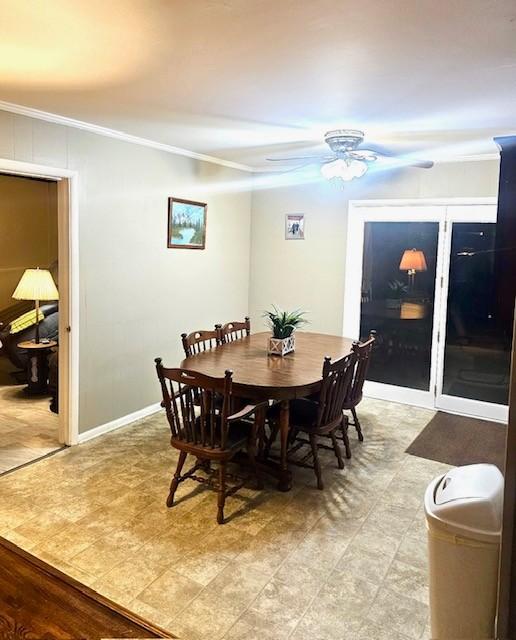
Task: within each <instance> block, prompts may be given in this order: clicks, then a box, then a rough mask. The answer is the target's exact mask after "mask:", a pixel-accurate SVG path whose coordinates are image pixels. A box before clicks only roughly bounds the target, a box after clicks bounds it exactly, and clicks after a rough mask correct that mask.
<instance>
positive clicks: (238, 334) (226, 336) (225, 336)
mask: <svg viewBox="0 0 516 640" xmlns="http://www.w3.org/2000/svg"><path fill="white" fill-rule="evenodd" d="M220 333H221V340H222V343H223V344H226V343H228V342H234V341H235V340H240V339H241V338H245V337H246V336H249V335H251V320H250V319H249V318H248V317H247V316H246V317H245V318H244V321H243V322H227V323H226V324H225V325H223V326H222V327H221V331H220Z"/></svg>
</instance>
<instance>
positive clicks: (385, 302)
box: [360, 222, 439, 391]
mask: <svg viewBox="0 0 516 640" xmlns="http://www.w3.org/2000/svg"><path fill="white" fill-rule="evenodd" d="M438 235H439V223H438V222H366V223H365V228H364V253H363V270H362V289H361V309H360V335H361V336H367V335H368V334H369V332H370V331H371V330H372V329H374V330H375V331H376V332H377V344H376V348H375V353H374V358H372V360H371V365H370V367H369V372H368V379H369V380H371V381H374V382H378V383H382V384H389V385H395V386H397V387H407V388H411V389H419V390H422V391H430V367H431V356H432V333H433V331H432V329H433V317H434V296H435V279H436V265H437V242H438Z"/></svg>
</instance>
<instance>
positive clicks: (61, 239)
mask: <svg viewBox="0 0 516 640" xmlns="http://www.w3.org/2000/svg"><path fill="white" fill-rule="evenodd" d="M0 173H1V174H4V175H8V176H18V177H23V178H29V179H34V180H39V181H46V182H48V183H49V184H50V183H51V184H52V185H53V187H54V189H55V198H56V207H57V227H58V237H57V244H58V254H59V269H58V274H56V277H55V281H56V282H55V283H56V285H57V286H58V289H59V322H58V343H59V349H58V353H56V355H55V360H56V362H55V363H54V365H55V366H54V368H55V369H57V372H58V376H57V380H58V382H59V384H58V389H57V392H56V394H55V400H56V401H57V404H58V415H57V422H58V430H57V438H58V442H59V444H60V445H73V444H76V443H77V441H78V417H79V416H78V414H79V406H78V392H79V385H78V381H79V371H78V369H79V331H78V329H79V327H78V312H79V286H78V285H79V269H78V266H79V255H78V245H79V243H78V193H77V179H78V174H77V172H75V171H71V170H69V169H62V168H54V167H48V166H45V165H37V164H33V163H26V162H19V161H14V160H8V159H5V158H0Z"/></svg>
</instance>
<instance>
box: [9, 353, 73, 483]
mask: <svg viewBox="0 0 516 640" xmlns="http://www.w3.org/2000/svg"><path fill="white" fill-rule="evenodd" d="M12 369H14V367H13V366H12V365H11V364H10V363H9V362H8V361H7V359H6V358H3V357H0V473H5V472H6V471H10V470H11V469H14V468H16V467H19V466H20V465H23V464H26V463H28V462H32V461H33V460H37V459H38V458H41V457H43V456H45V455H47V454H49V453H52V451H56V450H58V449H60V448H61V447H62V445H61V444H59V440H58V417H57V415H56V414H55V413H52V412H51V411H50V409H49V402H50V398H48V397H38V396H27V395H26V394H25V393H24V391H23V389H24V387H25V385H18V384H13V381H12V380H11V378H10V377H9V376H8V371H10V370H12Z"/></svg>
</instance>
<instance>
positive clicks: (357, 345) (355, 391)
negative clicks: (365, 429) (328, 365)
mask: <svg viewBox="0 0 516 640" xmlns="http://www.w3.org/2000/svg"><path fill="white" fill-rule="evenodd" d="M375 341H376V331H371V332H370V334H369V338H368V339H367V340H366V341H365V342H354V343H353V345H352V347H351V349H352V352H353V353H354V354H355V371H354V375H353V382H352V383H351V386H350V387H349V390H348V393H347V395H346V398H345V400H344V406H343V409H344V410H345V411H351V415H352V416H353V422H349V421H348V424H351V425H353V426H354V427H355V429H356V431H357V434H358V439H359V440H360V442H363V441H364V434H363V433H362V426H361V425H360V421H359V419H358V416H357V410H356V407H357V405H358V404H359V403H360V402H361V400H362V392H363V389H364V381H365V378H366V375H367V370H368V368H369V363H370V362H371V353H372V351H373V347H374V343H375ZM343 439H344V444H345V445H346V457H348V458H350V457H351V452H350V449H349V442H347V443H346V440H345V438H343Z"/></svg>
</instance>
